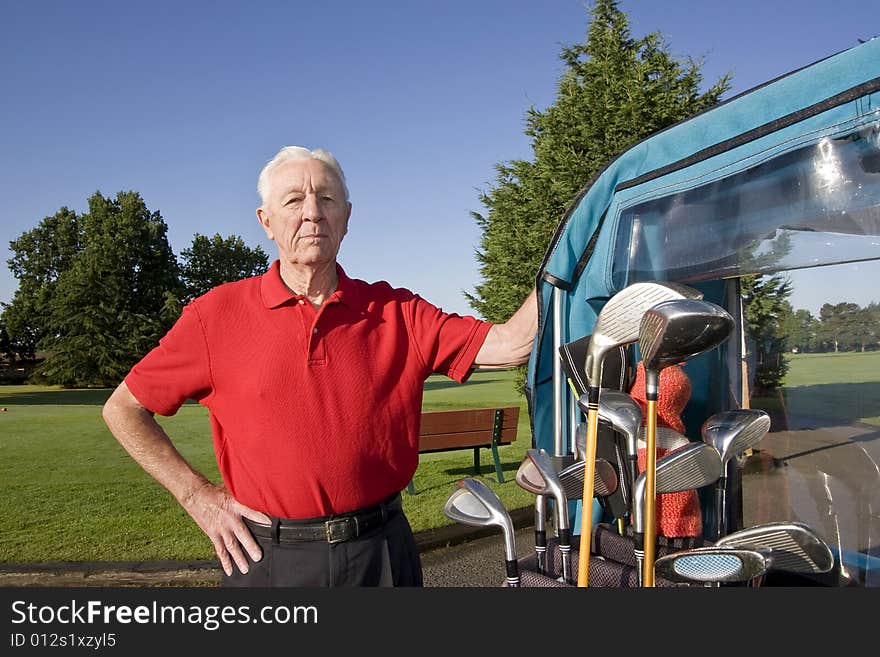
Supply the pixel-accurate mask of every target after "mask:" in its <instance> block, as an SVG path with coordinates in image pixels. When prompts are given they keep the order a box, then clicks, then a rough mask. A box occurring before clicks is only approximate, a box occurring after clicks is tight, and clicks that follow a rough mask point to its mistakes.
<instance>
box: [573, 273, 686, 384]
mask: <svg viewBox="0 0 880 657" xmlns="http://www.w3.org/2000/svg"><path fill="white" fill-rule="evenodd" d="M702 298H703V293H702V292H700V291H698V290H695V289H694V288H692V287H690V286H687V285H681V284H680V283H670V282H667V281H646V282H643V283H633V284H632V285H628V286H626V287H625V288H623V289H622V290H620V291H619V292H618V293H617V294H615V295H614V296H612V297H611V298H610V299H608V301H607V302H606V303H605V305H604V306H603V307H602V310H600V311H599V315H598V316H597V317H596V324H595V326H594V327H593V334H592V336H591V337H590V344H589V345H588V346H587V355H586V361H585V368H584V369H585V371H586V373H587V379H588V380H589V383H590V385H591V386H598V385H599V382H600V381H601V380H602V361H603V360H604V357H605V354H606V353H607V352H608V350H610V349H613V348H614V347H619V346H622V345H625V344H630V343H632V342H636V341H637V340H638V339H639V325H640V322H641V319H642V315H643V314H644V313H645V311H646V310H648V309H649V308H651V307H652V306H654V305H656V304H658V303H660V302H662V301H668V300H672V299H702Z"/></svg>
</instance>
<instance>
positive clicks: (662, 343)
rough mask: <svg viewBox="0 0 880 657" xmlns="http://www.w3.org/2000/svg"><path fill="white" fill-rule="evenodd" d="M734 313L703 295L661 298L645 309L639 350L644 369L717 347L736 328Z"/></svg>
mask: <svg viewBox="0 0 880 657" xmlns="http://www.w3.org/2000/svg"><path fill="white" fill-rule="evenodd" d="M733 327H734V322H733V317H732V316H731V315H730V313H729V312H727V311H726V310H724V308H722V307H721V306H719V305H717V304H714V303H712V302H710V301H704V300H702V299H672V300H669V301H662V302H660V303H658V304H656V305H655V306H653V307H652V308H649V309H648V310H646V311H645V313H644V315H643V316H642V321H641V324H640V325H639V350H640V351H641V354H642V362H643V363H644V366H645V373H646V375H647V373H648V372H649V371H654V372H656V371H658V370H661V369H663V368H665V367H669V366H670V365H676V364H678V363H681V362H682V361H685V360H688V359H690V358H693V357H695V356H698V355H700V354H702V353H705V352H707V351H709V350H711V349H714V348H715V347H717V346H718V345H720V344H721V343H723V342H724V341H725V340H727V338H729V337H730V334H731V332H732V331H733Z"/></svg>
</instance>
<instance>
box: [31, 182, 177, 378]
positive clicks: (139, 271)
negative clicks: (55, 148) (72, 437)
mask: <svg viewBox="0 0 880 657" xmlns="http://www.w3.org/2000/svg"><path fill="white" fill-rule="evenodd" d="M81 221H82V225H83V244H84V247H83V248H82V250H81V251H80V253H79V254H77V256H76V258H75V259H74V260H73V261H72V263H71V264H70V266H69V267H68V268H67V269H65V270H63V271H61V272H60V274H59V276H58V280H57V282H56V289H55V293H54V294H53V296H52V298H51V299H50V300H49V302H48V317H47V320H46V329H47V331H46V334H45V335H44V337H43V338H42V339H41V340H40V343H39V347H40V348H41V349H44V350H46V351H47V352H48V353H49V355H50V357H49V358H47V359H46V361H44V362H43V363H42V364H41V365H40V367H39V368H37V371H36V373H35V374H36V376H37V378H38V379H40V380H43V381H46V382H50V383H60V384H63V385H76V386H87V385H99V386H109V385H116V384H117V383H119V381H120V380H121V379H122V377H123V376H124V375H125V373H126V372H127V371H128V370H129V369H130V368H131V366H132V365H133V364H134V363H135V362H137V360H138V359H140V358H141V357H142V356H143V355H144V354H145V353H146V352H147V351H148V350H149V349H150V348H151V347H153V346H155V344H156V343H157V342H158V339H159V337H160V336H161V335H162V334H163V333H164V331H166V330H167V329H168V328H169V327H170V321H173V320H172V318H170V317H169V316H168V315H167V312H164V313H163V311H166V310H167V309H166V304H167V302H168V295H169V294H170V295H172V296H173V297H179V296H180V294H181V289H180V282H179V272H178V266H177V260H176V258H175V256H174V253H173V251H172V250H171V246H170V245H169V243H168V239H167V226H166V224H165V221H164V220H163V219H162V217H161V215H160V214H159V213H158V212H151V211H150V210H149V209H148V208H147V207H146V204H145V203H144V201H143V199H142V198H141V196H140V195H139V194H137V193H136V192H120V193H119V194H117V196H116V198H115V199H111V198H105V197H104V196H102V195H101V194H100V192H98V193H95V194H94V195H93V196H92V197H91V198H89V212H88V214H86V215H84V216H83V217H82V219H81Z"/></svg>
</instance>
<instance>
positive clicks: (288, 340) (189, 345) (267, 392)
mask: <svg viewBox="0 0 880 657" xmlns="http://www.w3.org/2000/svg"><path fill="white" fill-rule="evenodd" d="M337 272H338V275H339V286H338V288H337V289H336V291H335V292H334V293H333V294H332V295H331V296H330V298H329V299H328V300H327V301H326V302H325V303H324V305H323V306H321V308H320V309H319V310H315V308H314V307H313V306H312V304H311V303H309V302H308V300H304V299H303V298H302V297H300V296H298V295H295V294H293V293H292V292H291V291H290V290H289V289H288V288H287V286H286V285H285V284H284V282H283V281H282V279H281V276H280V273H279V262H278V261H277V260H276V261H275V262H274V263H273V264H272V267H271V268H270V269H269V271H268V272H267V273H266V274H264V275H263V276H259V277H254V278H249V279H245V280H242V281H238V282H235V283H228V284H226V285H221V286H219V287H217V288H215V289H214V290H212V291H210V292H208V293H207V294H205V295H203V296H201V297H199V298H197V299H195V300H194V301H193V302H192V303H190V304H189V305H187V306H186V308H185V309H184V311H183V314H182V315H181V317H180V319H179V320H178V321H177V323H176V324H175V325H174V326H173V327H172V328H171V330H170V331H169V332H168V333H167V334H166V335H165V336H164V337H163V338H162V339H161V340H160V342H159V346H157V347H156V348H155V349H153V350H152V351H151V352H150V353H148V354H147V355H146V356H144V358H143V359H142V360H141V361H140V362H139V363H138V364H137V365H135V366H134V367H133V368H132V370H131V372H129V374H128V376H126V377H125V383H126V385H127V386H128V388H129V390H130V391H131V393H132V394H133V395H134V396H135V397H136V398H137V399H138V401H139V402H140V403H141V404H142V405H143V406H144V407H145V408H147V409H148V410H150V411H153V412H155V413H158V414H160V415H173V414H174V413H176V412H177V410H178V409H179V408H180V406H181V405H182V404H183V403H184V401H186V400H187V399H195V400H197V401H198V402H199V403H200V404H202V405H204V406H206V407H207V408H208V409H209V410H210V419H211V433H212V436H213V441H214V451H215V453H216V455H217V463H218V466H219V469H220V473H221V474H222V475H223V481H224V482H225V484H226V487H227V488H228V489H229V491H230V492H231V493H232V495H233V496H234V497H235V498H236V499H237V500H238V501H239V502H241V503H242V504H245V505H247V506H249V507H252V508H255V509H258V510H260V511H263V512H265V513H268V514H270V515H274V516H280V517H285V518H309V517H314V516H322V515H327V514H331V513H342V512H345V511H351V510H353V509H357V508H361V507H363V506H367V505H370V504H374V503H376V502H378V501H379V500H381V499H383V498H385V497H387V496H388V495H390V494H392V493H394V492H396V491H399V490H401V489H403V488H404V487H405V486H406V485H407V483H408V482H409V481H410V479H411V478H412V476H413V474H414V473H415V470H416V466H417V465H418V458H419V456H418V436H419V421H420V419H421V407H422V387H423V384H424V381H425V379H426V378H427V377H428V376H429V375H430V374H432V373H434V372H437V373H442V374H445V375H446V376H448V377H450V378H452V379H454V380H455V381H458V382H463V381H465V380H466V379H467V377H468V375H469V373H470V371H471V366H472V364H473V361H474V358H475V357H476V355H477V352H478V351H479V349H480V347H481V346H482V344H483V341H484V340H485V338H486V334H487V333H488V331H489V328H490V326H491V325H490V324H488V323H486V322H483V321H480V320H478V319H476V318H474V317H470V316H464V317H462V316H459V315H455V314H449V313H444V312H443V311H442V310H440V309H439V308H437V307H436V306H433V305H431V304H430V303H428V302H427V301H425V300H424V299H422V298H421V297H419V296H417V295H415V294H413V293H412V292H410V291H408V290H405V289H396V288H392V287H391V286H390V285H389V284H388V283H386V282H384V281H382V282H378V283H366V282H364V281H361V280H356V279H350V278H348V277H347V276H346V275H345V272H343V270H342V268H341V267H338V266H337Z"/></svg>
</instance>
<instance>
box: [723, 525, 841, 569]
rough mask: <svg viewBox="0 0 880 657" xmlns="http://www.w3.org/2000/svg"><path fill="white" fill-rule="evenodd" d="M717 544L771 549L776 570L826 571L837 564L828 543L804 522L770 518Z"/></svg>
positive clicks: (734, 533) (724, 537)
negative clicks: (770, 520) (771, 519)
mask: <svg viewBox="0 0 880 657" xmlns="http://www.w3.org/2000/svg"><path fill="white" fill-rule="evenodd" d="M715 545H716V546H719V547H720V546H724V547H751V548H755V547H758V548H765V549H768V550H770V564H771V567H772V568H773V569H774V570H783V571H786V572H790V573H809V574H820V573H827V572H828V571H830V570H831V569H832V568H833V567H834V555H833V554H832V552H831V549H830V548H829V547H828V544H827V543H826V542H825V541H823V540H822V539H821V538H820V537H819V535H818V534H816V532H815V531H813V529H811V528H810V527H809V525H806V524H805V523H802V522H791V521H780V522H768V523H764V524H761V525H755V526H754V527H747V528H746V529H741V530H739V531H737V532H733V533H732V534H728V535H727V536H723V537H721V538H720V539H718V541H716V542H715Z"/></svg>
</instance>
